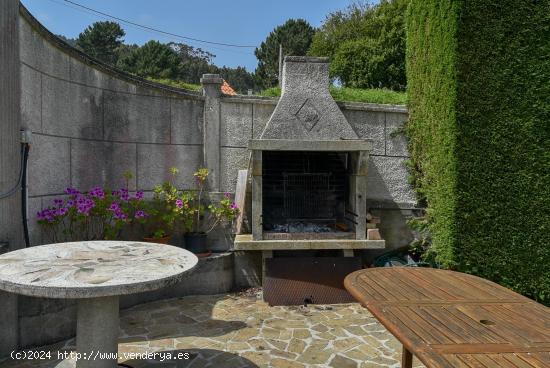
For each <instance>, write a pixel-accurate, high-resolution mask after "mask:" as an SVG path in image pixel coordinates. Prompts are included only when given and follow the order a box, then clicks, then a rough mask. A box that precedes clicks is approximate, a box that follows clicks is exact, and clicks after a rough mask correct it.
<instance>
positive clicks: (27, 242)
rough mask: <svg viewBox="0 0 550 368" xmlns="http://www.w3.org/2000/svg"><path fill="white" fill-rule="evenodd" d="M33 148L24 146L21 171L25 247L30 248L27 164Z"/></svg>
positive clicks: (27, 145)
mask: <svg viewBox="0 0 550 368" xmlns="http://www.w3.org/2000/svg"><path fill="white" fill-rule="evenodd" d="M30 148H31V146H30V145H29V144H28V143H25V144H23V161H22V167H21V170H22V171H23V175H22V176H21V217H22V220H23V235H24V237H25V247H27V248H28V247H30V246H31V244H30V240H29V224H28V220H27V162H28V161H29V150H30Z"/></svg>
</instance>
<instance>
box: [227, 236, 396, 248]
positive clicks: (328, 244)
mask: <svg viewBox="0 0 550 368" xmlns="http://www.w3.org/2000/svg"><path fill="white" fill-rule="evenodd" d="M233 247H234V248H233V249H234V250H305V249H384V248H385V247H386V241H385V240H355V239H315V240H252V235H251V234H243V235H237V236H236V237H235V243H234V246H233Z"/></svg>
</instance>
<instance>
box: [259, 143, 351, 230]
mask: <svg viewBox="0 0 550 368" xmlns="http://www.w3.org/2000/svg"><path fill="white" fill-rule="evenodd" d="M263 155H264V156H263V168H262V169H263V173H262V174H263V193H262V196H263V198H262V201H263V203H264V205H263V214H262V219H263V221H262V226H263V231H264V238H265V239H306V238H310V239H311V238H317V239H321V238H325V239H329V238H342V239H353V238H355V233H354V230H353V225H354V223H353V222H354V219H353V214H352V213H350V211H349V209H348V205H347V203H348V201H347V198H348V197H349V178H348V177H349V170H348V166H349V165H348V160H349V155H348V153H345V152H300V151H264V153H263Z"/></svg>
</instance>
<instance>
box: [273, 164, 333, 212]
mask: <svg viewBox="0 0 550 368" xmlns="http://www.w3.org/2000/svg"><path fill="white" fill-rule="evenodd" d="M330 179H331V174H330V173H283V192H284V211H285V216H286V217H287V218H288V219H289V220H333V219H334V218H335V213H334V200H333V199H332V200H331V197H332V194H333V190H332V189H331V185H330Z"/></svg>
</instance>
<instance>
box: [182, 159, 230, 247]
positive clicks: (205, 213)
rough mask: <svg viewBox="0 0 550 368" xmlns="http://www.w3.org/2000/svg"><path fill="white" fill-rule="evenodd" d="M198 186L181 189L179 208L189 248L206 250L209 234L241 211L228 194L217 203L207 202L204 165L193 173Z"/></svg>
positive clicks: (186, 244) (206, 173)
mask: <svg viewBox="0 0 550 368" xmlns="http://www.w3.org/2000/svg"><path fill="white" fill-rule="evenodd" d="M194 178H195V184H196V189H193V190H186V191H182V192H181V195H180V196H179V197H178V198H176V201H175V204H176V208H177V209H178V210H179V213H180V216H181V223H182V224H183V228H184V241H185V247H186V249H188V250H190V251H191V252H193V253H199V254H200V253H205V252H206V251H207V242H206V240H207V235H208V233H209V232H211V231H212V230H214V229H215V228H216V226H218V225H220V224H222V223H230V222H231V221H233V219H235V217H236V216H237V214H238V213H239V209H238V208H237V205H236V204H235V203H234V202H233V201H232V200H231V198H230V195H229V194H228V193H226V195H225V196H224V197H223V198H222V199H221V200H219V201H217V202H215V203H214V202H211V203H210V204H209V205H205V204H204V202H205V201H204V198H203V195H204V194H205V189H206V181H207V178H208V169H206V168H201V169H199V170H197V172H195V173H194Z"/></svg>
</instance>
